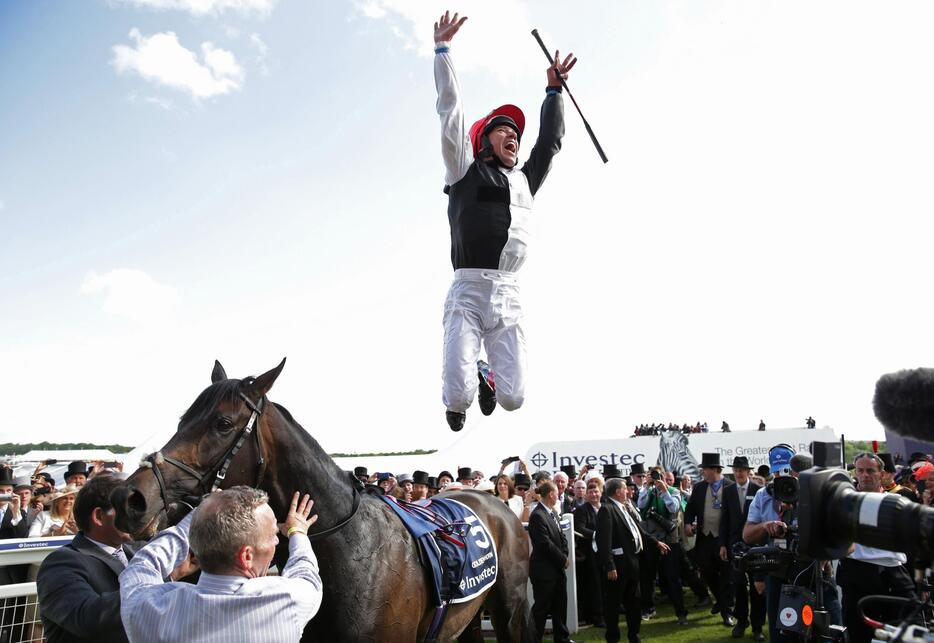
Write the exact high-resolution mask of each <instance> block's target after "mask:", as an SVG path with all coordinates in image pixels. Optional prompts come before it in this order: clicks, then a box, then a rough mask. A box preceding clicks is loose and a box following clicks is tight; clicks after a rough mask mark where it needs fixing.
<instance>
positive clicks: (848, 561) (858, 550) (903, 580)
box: [837, 453, 934, 643]
mask: <svg viewBox="0 0 934 643" xmlns="http://www.w3.org/2000/svg"><path fill="white" fill-rule="evenodd" d="M853 464H854V465H855V469H854V471H855V472H856V481H857V488H858V490H859V491H864V492H871V493H880V492H881V491H882V468H883V466H884V465H883V462H882V460H881V459H880V458H879V457H878V456H877V455H875V454H874V453H859V454H857V456H856V458H855V459H854V461H853ZM929 466H930V465H929ZM932 469H934V467H932ZM906 562H907V558H906V556H905V554H903V553H901V552H894V551H887V550H884V549H876V548H874V547H867V546H865V545H860V544H859V543H856V544H854V545H853V547H852V549H851V552H850V555H849V556H847V557H846V558H844V559H842V560H841V561H840V568H839V570H838V571H837V584H838V585H840V588H841V589H842V590H843V619H844V623H845V625H846V627H847V631H848V633H849V635H850V642H851V643H868V642H869V641H871V640H872V635H873V630H872V629H871V628H870V627H869V626H867V625H866V624H865V623H864V622H863V619H862V617H861V616H860V614H859V609H858V608H857V603H858V602H859V599H861V598H862V597H863V596H870V595H873V594H881V595H886V596H902V597H905V598H917V596H916V595H915V591H914V584H913V583H912V581H911V576H910V575H909V574H908V572H907V571H906V569H905V563H906ZM874 608H875V606H871V609H874ZM876 616H877V615H876V614H873V617H874V618H875V617H876ZM878 616H879V617H880V618H881V620H883V621H885V620H891V619H894V618H896V617H897V616H898V613H897V611H896V612H894V613H882V614H879V615H878Z"/></svg>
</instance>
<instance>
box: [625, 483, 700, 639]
mask: <svg viewBox="0 0 934 643" xmlns="http://www.w3.org/2000/svg"><path fill="white" fill-rule="evenodd" d="M649 475H650V476H651V481H652V484H651V485H649V486H647V487H646V488H644V489H643V490H642V491H641V492H640V493H639V499H638V501H637V504H638V506H639V512H640V513H641V514H642V524H643V526H644V527H645V530H646V532H648V534H649V535H651V536H652V537H653V538H655V539H656V540H658V541H659V542H663V543H665V544H666V545H668V548H669V549H670V550H671V553H670V554H669V555H666V556H662V555H661V552H660V551H658V549H656V548H654V547H647V548H646V549H645V559H644V560H643V561H642V567H641V569H640V572H641V574H642V578H641V585H642V588H641V591H642V613H643V614H651V613H652V612H654V611H655V576H656V572H658V571H659V570H661V572H662V576H663V577H664V580H665V590H666V592H667V594H668V598H669V600H670V601H671V604H672V606H673V607H674V608H675V615H676V616H677V617H678V625H687V624H688V611H687V609H685V607H684V594H683V592H682V589H681V543H680V534H679V532H678V520H679V518H681V512H682V511H683V510H684V501H683V499H682V498H681V494H680V493H679V492H678V490H677V489H675V488H674V487H672V486H669V485H668V484H666V483H665V480H664V475H665V469H664V468H663V467H659V466H656V467H652V468H651V469H650V470H649Z"/></svg>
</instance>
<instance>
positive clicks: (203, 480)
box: [140, 393, 266, 511]
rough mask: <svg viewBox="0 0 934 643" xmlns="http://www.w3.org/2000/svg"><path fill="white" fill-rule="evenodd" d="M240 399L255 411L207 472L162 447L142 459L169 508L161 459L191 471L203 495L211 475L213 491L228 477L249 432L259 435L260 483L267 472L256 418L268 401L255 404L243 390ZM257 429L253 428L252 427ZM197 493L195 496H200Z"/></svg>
mask: <svg viewBox="0 0 934 643" xmlns="http://www.w3.org/2000/svg"><path fill="white" fill-rule="evenodd" d="M240 399H241V400H243V402H244V404H246V405H247V407H249V409H250V410H251V411H252V413H251V414H250V419H249V420H247V423H246V424H245V425H244V427H243V428H242V429H240V433H239V434H237V439H236V440H235V441H234V443H233V446H231V447H230V448H229V449H227V452H226V453H224V455H222V456H221V457H220V458H219V459H218V460H217V462H215V463H214V465H213V466H211V467H210V468H208V470H207V471H205V472H204V473H199V472H198V471H196V470H195V469H193V468H191V467H190V466H188V465H187V464H185V463H184V462H182V461H181V460H177V459H175V458H173V457H170V456H167V455H163V454H162V451H156V452H155V453H150V454H149V455H148V456H146V457H145V458H144V459H143V461H142V462H141V463H140V466H143V467H147V468H150V469H152V474H153V476H155V478H156V483H157V484H158V485H159V493H160V495H161V496H162V505H163V507H164V508H165V510H166V511H168V510H169V498H168V494H167V492H166V488H165V478H163V477H162V470H161V469H160V468H159V465H160V464H161V463H162V462H168V463H169V464H171V465H173V466H175V467H177V468H179V469H181V470H182V471H184V472H185V473H187V474H188V475H190V476H192V477H193V478H194V479H195V480H197V481H198V484H197V486H196V487H195V491H196V492H198V491H200V492H201V493H200V494H199V496H203V495H204V494H206V493H208V485H207V483H208V482H209V481H210V480H211V476H212V475H213V476H214V480H213V482H212V483H211V488H210V492H211V493H213V492H215V491H217V490H218V489H220V486H221V484H223V482H224V478H226V477H227V469H229V468H230V463H231V462H233V459H234V457H236V455H237V453H238V452H239V451H240V449H241V448H243V444H244V443H245V442H246V441H247V438H249V437H250V434H253V435H254V436H255V437H256V450H257V453H258V454H259V461H258V462H257V464H256V484H255V485H254V486H255V487H259V486H260V485H261V484H262V482H263V478H264V477H265V476H266V458H265V457H264V455H263V441H262V440H261V439H260V436H259V426H258V425H257V424H256V420H257V418H259V416H260V415H262V414H263V408H264V405H265V399H266V398H265V397H264V398H261V399H260V401H259V404H253V402H252V401H251V400H250V398H248V397H247V396H246V395H244V394H243V393H240ZM254 428H255V429H256V431H255V432H254V431H253V429H254ZM199 496H196V497H199ZM185 504H187V505H189V506H190V505H191V504H192V503H188V502H186V503H185Z"/></svg>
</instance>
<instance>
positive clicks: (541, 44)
mask: <svg viewBox="0 0 934 643" xmlns="http://www.w3.org/2000/svg"><path fill="white" fill-rule="evenodd" d="M532 35H533V36H535V40H537V41H538V45H539V47H541V48H542V51H544V52H545V57H546V58H547V59H548V62H550V63H551V64H554V63H555V62H557V61H555V60H552V58H551V54H550V53H548V52H549V50H548V47H546V46H545V43H544V42H542V37H541V36H539V35H538V29H533V30H532ZM555 75H556V76H557V77H558V80H559V81H561V86H562V87H564V91H566V92H567V93H568V97H569V98H570V99H571V102H572V103H574V107H575V108H577V113H578V114H580V115H581V120H582V121H584V128H586V130H587V133H588V134H590V140H591V141H593V144H594V147H596V148H597V154H599V155H600V158H601V159H603V162H604V163H606V162H607V161H608V160H609V159H608V158H607V157H606V154H604V153H603V148H602V147H600V142H599V141H598V140H597V136H596V134H594V133H593V130H592V129H591V128H590V123H588V122H587V119H586V118H584V113H583V112H582V111H581V108H580V106H579V105H578V104H577V101H576V100H574V94H572V93H571V90H570V89H569V88H568V84H567V83H566V82H565V81H564V79H563V78H562V77H561V74H555Z"/></svg>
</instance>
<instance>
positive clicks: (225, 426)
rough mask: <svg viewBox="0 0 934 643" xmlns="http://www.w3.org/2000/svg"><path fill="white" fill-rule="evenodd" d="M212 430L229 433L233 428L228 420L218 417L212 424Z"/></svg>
mask: <svg viewBox="0 0 934 643" xmlns="http://www.w3.org/2000/svg"><path fill="white" fill-rule="evenodd" d="M214 428H215V429H217V430H218V431H229V430H230V429H232V428H233V423H232V422H231V421H230V419H229V418H225V417H219V418H217V421H216V422H214Z"/></svg>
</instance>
